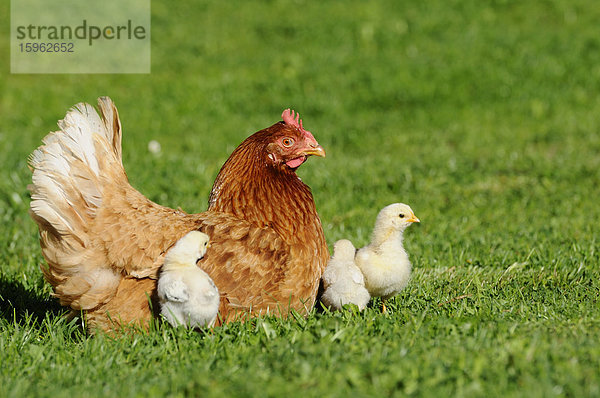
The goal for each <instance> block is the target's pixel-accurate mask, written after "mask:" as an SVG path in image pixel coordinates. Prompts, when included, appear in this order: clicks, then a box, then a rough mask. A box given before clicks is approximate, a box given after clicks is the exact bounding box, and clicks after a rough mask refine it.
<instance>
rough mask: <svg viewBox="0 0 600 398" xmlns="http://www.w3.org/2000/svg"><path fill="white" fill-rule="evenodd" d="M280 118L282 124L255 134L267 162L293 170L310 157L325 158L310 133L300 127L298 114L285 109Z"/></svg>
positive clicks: (323, 151) (300, 121)
mask: <svg viewBox="0 0 600 398" xmlns="http://www.w3.org/2000/svg"><path fill="white" fill-rule="evenodd" d="M281 117H282V118H283V121H282V122H279V123H276V124H274V125H273V126H271V127H269V128H267V129H265V130H262V131H260V132H258V133H256V134H255V136H256V137H254V138H255V139H258V140H260V141H261V142H262V143H263V144H264V155H265V159H266V161H267V162H270V163H272V164H273V165H274V166H276V167H284V168H289V169H291V170H295V169H297V168H298V167H299V166H300V165H301V164H302V163H304V162H305V161H306V159H307V158H308V156H310V155H315V156H321V157H325V150H324V149H323V147H322V146H321V145H319V143H318V142H317V140H316V139H315V137H314V136H313V135H312V134H311V132H310V131H307V130H305V129H304V127H302V120H301V119H300V115H299V114H297V113H295V112H294V111H290V110H289V109H286V110H285V111H283V114H282V115H281Z"/></svg>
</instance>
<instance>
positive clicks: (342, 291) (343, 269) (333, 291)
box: [321, 239, 371, 311]
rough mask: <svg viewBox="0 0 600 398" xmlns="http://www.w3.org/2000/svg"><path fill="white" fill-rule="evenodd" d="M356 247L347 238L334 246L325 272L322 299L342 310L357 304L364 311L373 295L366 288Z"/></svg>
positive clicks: (330, 305) (329, 305)
mask: <svg viewBox="0 0 600 398" xmlns="http://www.w3.org/2000/svg"><path fill="white" fill-rule="evenodd" d="M355 254H356V249H355V248H354V245H353V244H352V242H350V241H349V240H346V239H342V240H338V241H337V242H335V245H334V246H333V256H332V257H331V259H330V260H329V263H327V268H325V271H324V272H323V287H324V289H325V290H324V292H323V295H322V296H321V301H322V302H323V304H325V305H326V306H327V307H329V308H331V309H335V310H340V309H341V308H342V307H343V306H344V305H346V304H356V306H358V308H359V309H360V310H361V311H362V310H363V309H364V308H365V307H366V305H367V303H368V302H369V300H370V299H371V296H370V295H369V292H368V291H367V289H366V288H365V279H364V277H363V274H362V273H361V272H360V270H359V269H358V267H357V266H356V264H355V263H354V255H355Z"/></svg>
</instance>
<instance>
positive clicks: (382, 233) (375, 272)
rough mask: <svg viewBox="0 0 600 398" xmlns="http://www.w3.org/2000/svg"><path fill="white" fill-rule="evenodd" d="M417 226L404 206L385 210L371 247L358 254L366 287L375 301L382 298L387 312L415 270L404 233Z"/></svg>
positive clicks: (393, 206)
mask: <svg viewBox="0 0 600 398" xmlns="http://www.w3.org/2000/svg"><path fill="white" fill-rule="evenodd" d="M415 222H420V220H419V219H418V218H417V217H416V216H415V213H414V212H413V211H412V209H411V208H410V206H408V205H405V204H404V203H394V204H391V205H389V206H386V207H384V208H383V209H382V210H381V211H380V212H379V215H378V216H377V220H376V221H375V228H374V229H373V235H372V237H371V243H370V244H369V245H368V246H365V247H363V248H362V249H360V250H359V251H358V252H357V253H356V258H355V261H356V265H357V266H358V268H359V269H360V270H361V271H362V273H363V275H364V277H365V286H366V288H367V290H368V291H369V293H370V294H371V296H372V297H382V299H383V304H382V306H383V311H384V312H385V311H386V308H385V300H386V299H388V298H390V297H392V296H394V295H396V294H398V292H400V291H401V290H402V289H404V288H405V287H406V285H407V284H408V280H409V278H410V272H411V268H412V267H411V264H410V261H409V259H408V254H406V251H405V250H404V246H403V245H402V240H403V234H404V230H405V229H406V228H407V227H409V226H410V225H411V224H412V223H415Z"/></svg>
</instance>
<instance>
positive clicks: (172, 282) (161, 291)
mask: <svg viewBox="0 0 600 398" xmlns="http://www.w3.org/2000/svg"><path fill="white" fill-rule="evenodd" d="M208 241H209V238H208V235H206V234H203V233H202V232H198V231H192V232H188V234H187V235H185V236H184V237H183V238H181V239H179V240H178V241H177V243H175V246H173V247H172V248H171V249H170V250H169V251H168V252H167V254H166V255H165V263H164V264H163V266H162V268H161V270H160V276H159V278H158V288H157V292H158V299H159V301H160V312H161V314H162V315H163V316H164V317H165V318H166V319H167V321H169V323H170V324H171V325H172V326H185V327H192V328H194V327H202V326H206V325H209V326H210V325H212V324H213V322H214V321H215V319H216V318H217V313H218V311H219V304H220V303H219V290H218V289H217V287H216V286H215V284H214V283H213V281H212V279H210V277H209V276H208V275H207V274H206V272H204V271H202V269H200V268H199V267H198V266H197V265H196V263H197V262H198V260H201V259H202V258H204V255H205V254H206V249H207V248H208Z"/></svg>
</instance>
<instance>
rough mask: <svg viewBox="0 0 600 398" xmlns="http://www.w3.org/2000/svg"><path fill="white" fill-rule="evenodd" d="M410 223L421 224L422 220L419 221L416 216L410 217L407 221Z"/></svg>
mask: <svg viewBox="0 0 600 398" xmlns="http://www.w3.org/2000/svg"><path fill="white" fill-rule="evenodd" d="M406 221H408V222H421V220H419V219H418V218H417V216H415V215H414V214H413V215H412V216H410V218H409V219H408V220H406Z"/></svg>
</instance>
